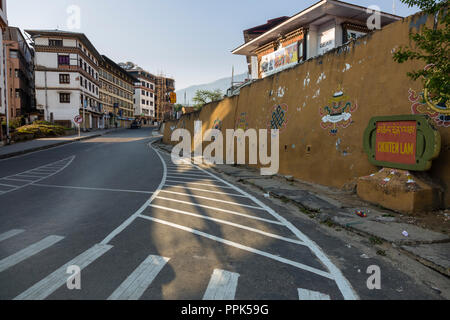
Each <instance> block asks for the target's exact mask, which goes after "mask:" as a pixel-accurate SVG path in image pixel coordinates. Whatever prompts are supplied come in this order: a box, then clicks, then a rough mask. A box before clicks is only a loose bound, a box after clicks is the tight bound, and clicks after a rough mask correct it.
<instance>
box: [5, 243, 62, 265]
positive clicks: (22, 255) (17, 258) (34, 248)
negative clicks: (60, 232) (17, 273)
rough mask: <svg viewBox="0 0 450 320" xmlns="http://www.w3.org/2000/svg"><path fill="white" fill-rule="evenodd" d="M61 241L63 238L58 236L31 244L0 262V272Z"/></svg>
mask: <svg viewBox="0 0 450 320" xmlns="http://www.w3.org/2000/svg"><path fill="white" fill-rule="evenodd" d="M62 239H64V237H60V236H50V237H47V238H45V239H43V240H41V241H39V242H36V243H35V244H32V245H31V246H29V247H27V248H25V249H23V250H20V251H19V252H17V253H15V254H13V255H11V256H9V257H7V258H4V259H2V260H0V272H3V271H5V270H7V269H9V268H11V267H13V266H15V265H16V264H18V263H20V262H22V261H24V260H26V259H28V258H30V257H32V256H34V255H36V254H38V253H39V252H41V251H44V250H45V249H47V248H49V247H51V246H52V245H54V244H55V243H58V242H59V241H61V240H62Z"/></svg>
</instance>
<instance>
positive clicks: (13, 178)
mask: <svg viewBox="0 0 450 320" xmlns="http://www.w3.org/2000/svg"><path fill="white" fill-rule="evenodd" d="M74 159H75V156H71V157H69V158H66V159H63V160H60V161H57V162H55V163H61V162H62V163H64V165H63V166H62V167H61V168H60V169H59V170H57V171H55V172H53V173H51V174H48V175H46V176H43V177H42V176H40V177H31V176H30V178H29V179H27V178H26V177H27V175H25V174H24V173H23V172H22V173H18V174H14V175H11V176H8V177H4V178H0V180H11V181H23V182H28V183H26V184H24V185H21V186H17V187H15V188H14V189H11V190H8V191H6V192H4V193H2V194H1V195H4V194H6V193H9V192H13V191H16V190H19V189H22V188H25V187H28V186H29V185H32V184H34V183H37V182H40V181H42V180H45V179H48V178H50V177H52V176H54V175H56V174H58V173H60V172H61V171H63V170H64V169H65V168H67V167H68V166H70V164H71V163H72V162H73V160H74ZM41 168H44V166H42V167H39V168H35V169H32V170H37V169H41ZM32 170H28V171H27V172H29V171H32ZM17 178H21V179H17ZM30 179H33V180H30ZM35 179H36V180H35Z"/></svg>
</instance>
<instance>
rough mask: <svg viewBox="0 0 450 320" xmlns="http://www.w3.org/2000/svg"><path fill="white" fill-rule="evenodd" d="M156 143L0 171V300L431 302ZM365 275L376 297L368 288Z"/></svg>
mask: <svg viewBox="0 0 450 320" xmlns="http://www.w3.org/2000/svg"><path fill="white" fill-rule="evenodd" d="M153 140H155V138H154V137H153V136H152V135H151V129H141V130H135V131H134V130H127V131H121V132H117V133H115V134H111V135H108V136H105V137H100V138H96V139H92V140H89V141H83V142H76V143H73V144H70V145H65V146H62V147H58V148H54V149H49V150H45V151H41V152H36V153H32V154H28V155H24V156H19V157H16V158H12V159H7V160H2V161H0V221H1V224H0V299H2V300H10V299H19V300H21V299H32V300H41V299H49V300H54V299H58V300H59V299H82V300H93V299H94V300H97V299H100V300H103V299H120V300H122V299H144V300H145V299H148V300H159V299H165V300H179V299H182V300H202V299H205V300H208V299H217V300H220V299H226V300H232V299H237V300H299V299H315V300H324V299H325V300H326V299H332V300H341V299H433V298H436V296H434V295H432V294H430V292H428V291H426V290H424V289H423V288H422V287H421V286H418V285H417V284H416V283H415V281H414V280H413V279H411V278H409V277H408V276H406V275H404V274H403V273H401V271H400V270H396V269H395V268H394V267H393V266H392V265H389V264H388V263H386V262H385V261H383V260H382V259H378V258H376V257H372V258H370V259H366V258H361V252H359V251H358V250H357V249H355V248H352V249H351V246H346V243H345V242H344V241H342V240H341V239H339V238H336V237H334V236H332V235H330V234H327V233H324V232H323V231H322V230H321V229H319V228H317V227H316V226H315V225H314V224H313V222H307V221H305V220H304V219H301V218H298V217H297V216H296V215H292V213H291V212H290V211H289V210H287V209H286V208H283V207H282V206H276V205H274V204H273V203H272V202H271V201H270V200H268V199H265V198H264V197H263V196H262V195H261V194H259V195H258V194H256V193H253V192H251V191H249V190H244V189H243V188H241V187H237V186H235V185H233V184H231V183H229V182H227V181H226V180H224V179H222V178H220V177H219V176H217V175H215V174H214V173H211V172H208V171H205V170H203V169H201V168H199V167H196V166H193V165H191V164H178V165H176V164H174V163H173V162H172V161H171V158H170V156H169V155H168V154H165V153H163V152H161V151H158V150H157V149H155V148H153V147H152V145H151V142H152V141H153ZM369 265H378V266H380V267H381V269H382V270H383V274H384V275H385V276H384V278H383V279H384V280H383V290H369V289H368V288H367V285H366V281H367V278H368V277H369V275H367V274H366V272H365V271H366V269H367V267H368V266H369ZM69 266H78V267H79V268H80V269H81V273H80V279H81V280H80V281H81V282H80V284H81V289H80V290H77V289H75V290H70V289H69V288H68V287H67V283H66V282H67V279H68V278H69V277H70V276H71V274H70V273H68V272H67V271H68V270H67V269H68V267H69ZM361 270H362V271H361Z"/></svg>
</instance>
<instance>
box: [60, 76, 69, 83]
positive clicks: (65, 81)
mask: <svg viewBox="0 0 450 320" xmlns="http://www.w3.org/2000/svg"><path fill="white" fill-rule="evenodd" d="M59 83H61V84H66V83H70V75H69V74H60V75H59Z"/></svg>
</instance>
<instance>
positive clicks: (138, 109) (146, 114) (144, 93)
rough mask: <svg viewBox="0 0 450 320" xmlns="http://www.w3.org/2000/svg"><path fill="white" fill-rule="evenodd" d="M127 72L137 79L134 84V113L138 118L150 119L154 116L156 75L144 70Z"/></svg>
mask: <svg viewBox="0 0 450 320" xmlns="http://www.w3.org/2000/svg"><path fill="white" fill-rule="evenodd" d="M129 73H130V74H131V75H133V76H134V77H136V78H137V80H138V81H137V82H136V84H135V86H134V115H135V116H136V117H139V118H140V119H146V120H149V121H152V120H153V119H154V118H155V116H156V112H155V80H156V77H155V76H154V75H153V74H151V73H149V72H147V71H144V70H130V71H129Z"/></svg>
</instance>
